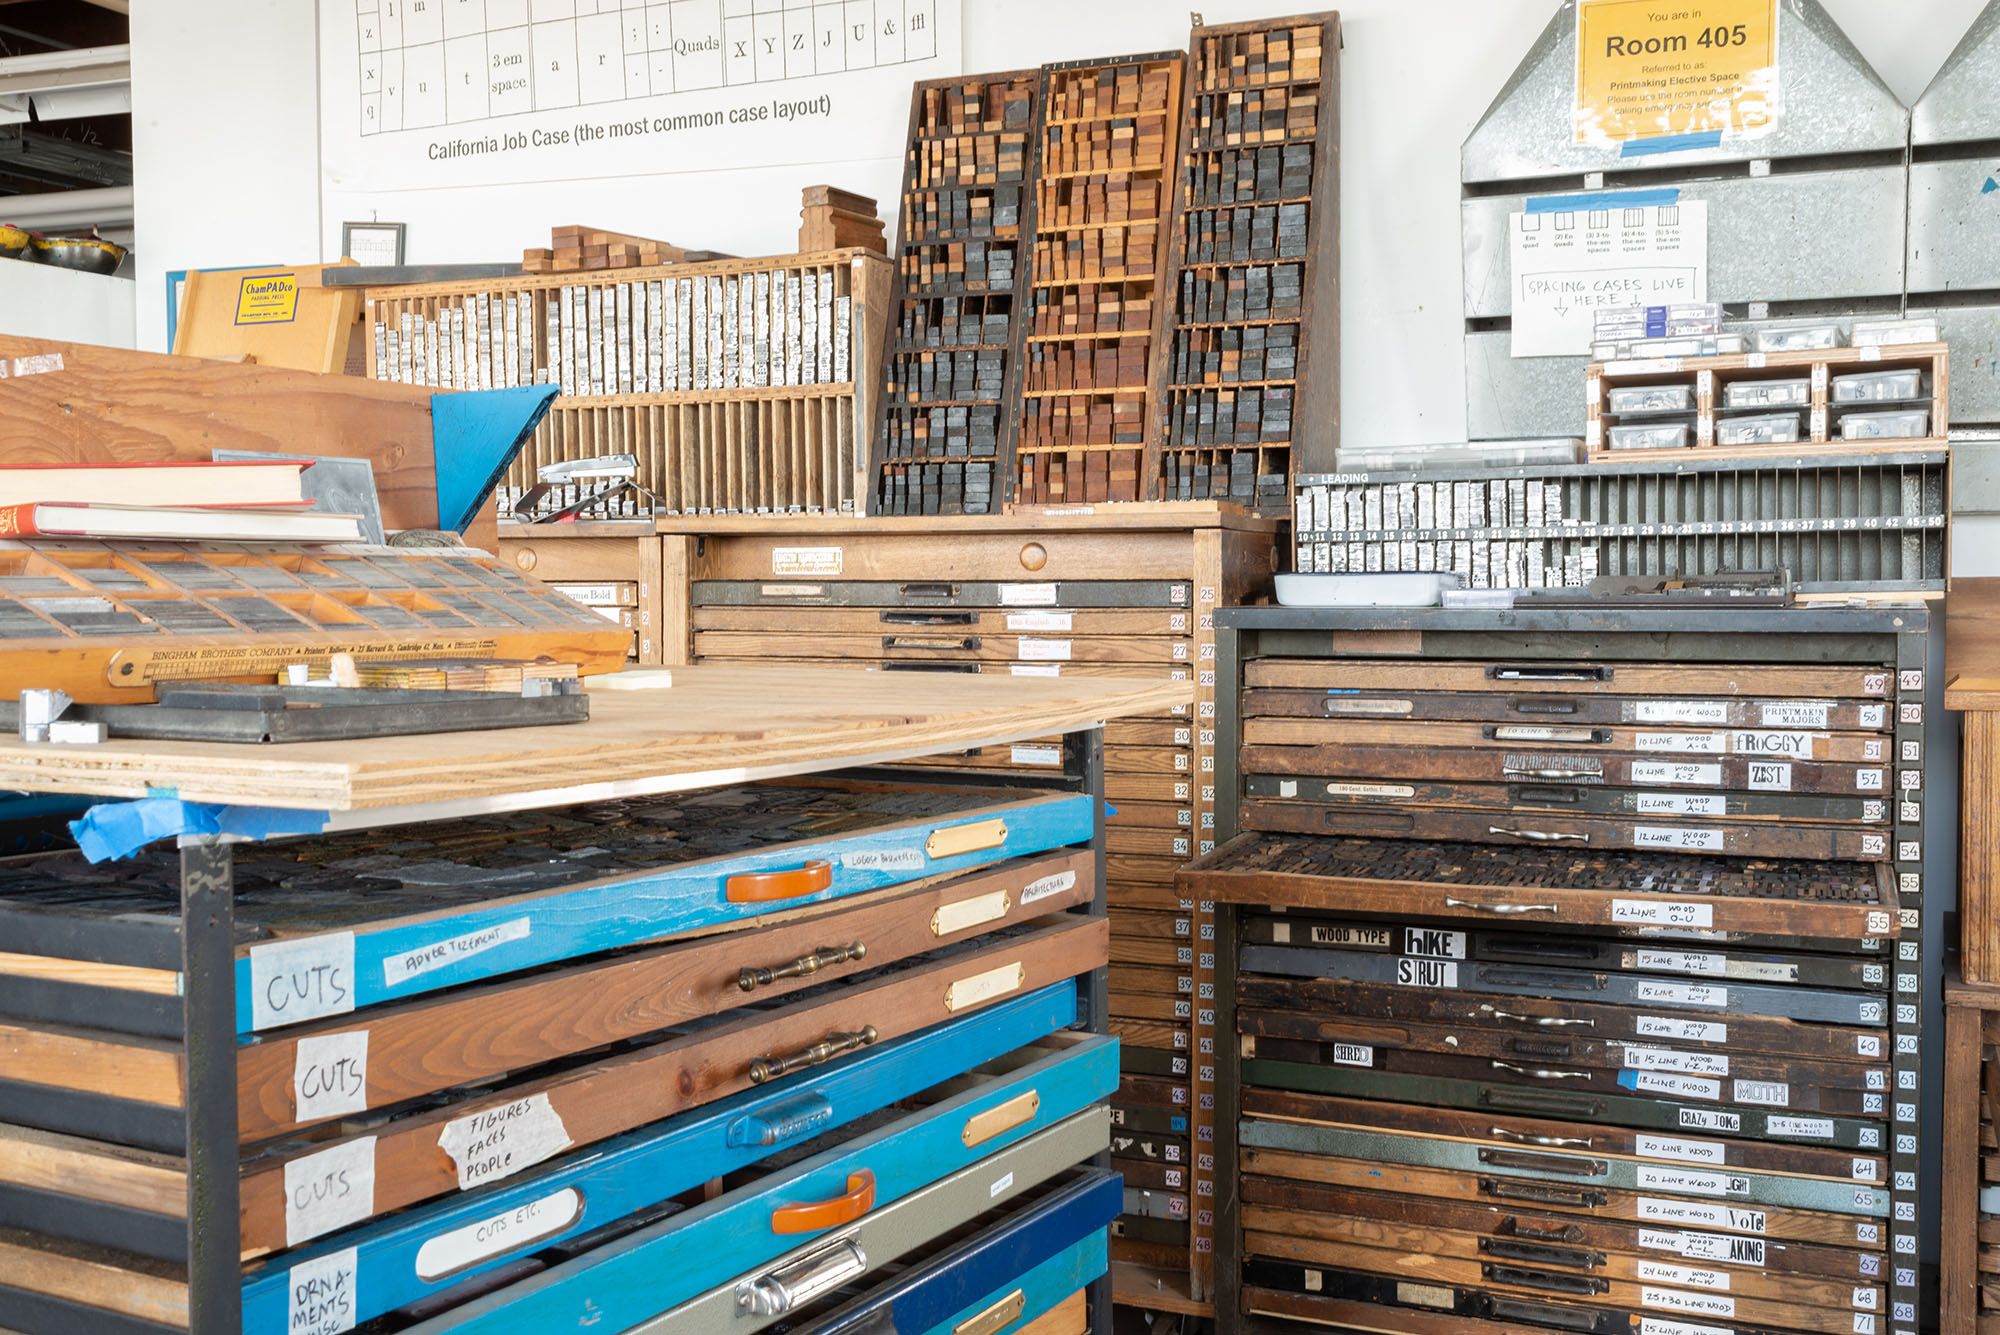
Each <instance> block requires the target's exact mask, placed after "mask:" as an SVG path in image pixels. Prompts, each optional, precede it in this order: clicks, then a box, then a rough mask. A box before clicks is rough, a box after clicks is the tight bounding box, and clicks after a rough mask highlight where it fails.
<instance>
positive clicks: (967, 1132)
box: [958, 1089, 1042, 1149]
mask: <svg viewBox="0 0 2000 1335" xmlns="http://www.w3.org/2000/svg"><path fill="white" fill-rule="evenodd" d="M1041 1110H1042V1096H1041V1093H1040V1092H1039V1091H1037V1090H1032V1089H1031V1090H1029V1091H1028V1092H1027V1093H1025V1094H1016V1095H1015V1096H1014V1097H1013V1098H1011V1099H1008V1100H1007V1101H1006V1102H1005V1103H996V1104H994V1105H993V1106H992V1107H991V1108H988V1109H986V1111H984V1112H976V1113H974V1114H972V1116H970V1117H968V1118H966V1119H965V1129H964V1130H963V1131H961V1132H959V1133H958V1138H959V1140H960V1141H961V1142H963V1143H964V1145H965V1147H966V1148H967V1149H971V1148H972V1147H973V1146H975V1145H983V1144H985V1143H986V1142H987V1141H989V1140H991V1139H993V1137H995V1136H997V1135H1000V1134H1001V1133H1003V1132H1007V1131H1012V1130H1013V1129H1014V1128H1015V1127H1017V1126H1024V1125H1026V1124H1027V1123H1028V1122H1030V1121H1032V1120H1033V1119H1034V1116H1035V1114H1036V1113H1038V1112H1040V1111H1041Z"/></svg>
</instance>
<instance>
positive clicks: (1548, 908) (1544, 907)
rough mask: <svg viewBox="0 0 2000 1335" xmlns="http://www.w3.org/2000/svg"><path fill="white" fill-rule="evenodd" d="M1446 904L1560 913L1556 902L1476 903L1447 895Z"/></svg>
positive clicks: (1497, 910)
mask: <svg viewBox="0 0 2000 1335" xmlns="http://www.w3.org/2000/svg"><path fill="white" fill-rule="evenodd" d="M1444 906H1445V907H1446V908H1448V909H1471V910H1472V911H1473V912H1474V913H1560V912H1562V910H1561V909H1559V908H1557V907H1556V906H1555V905H1554V904H1475V903H1473V902H1472V901H1471V900H1469V899H1452V898H1449V897H1447V898H1446V899H1445V901H1444Z"/></svg>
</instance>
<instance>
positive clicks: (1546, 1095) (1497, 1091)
mask: <svg viewBox="0 0 2000 1335" xmlns="http://www.w3.org/2000/svg"><path fill="white" fill-rule="evenodd" d="M1479 1106H1480V1107H1482V1108H1494V1109H1497V1110H1499V1111H1500V1112H1512V1113H1534V1114H1536V1115H1546V1116H1555V1117H1595V1116H1597V1115H1598V1114H1599V1113H1601V1112H1603V1111H1604V1103H1603V1101H1602V1100H1601V1099H1595V1098H1592V1097H1591V1096H1590V1095H1588V1094H1571V1093H1569V1092H1567V1091H1565V1090H1559V1089H1530V1088H1525V1087H1522V1088H1516V1087H1513V1086H1509V1085H1499V1086H1494V1085H1481V1086H1480V1087H1479Z"/></svg>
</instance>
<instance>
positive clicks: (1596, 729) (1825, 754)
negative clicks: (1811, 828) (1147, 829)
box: [1243, 717, 1893, 768]
mask: <svg viewBox="0 0 2000 1335" xmlns="http://www.w3.org/2000/svg"><path fill="white" fill-rule="evenodd" d="M1892 740H1893V739H1892V738H1890V737H1888V736H1886V735H1884V734H1881V733H1867V732H1825V731H1818V730H1814V729H1811V728H1795V729H1773V728H1673V727H1650V726H1641V727H1628V726H1624V725H1605V724H1595V723H1570V722H1567V721H1565V722H1561V723H1454V722H1432V721H1418V722H1409V723H1405V722H1402V721H1400V720H1388V721H1383V720H1376V719H1344V718H1343V719H1330V718H1328V719H1295V718H1256V717H1248V718H1246V719H1245V720H1244V724H1243V743H1244V745H1245V746H1255V747H1264V746H1268V747H1274V748H1275V747H1308V748H1314V749H1328V750H1331V751H1333V752H1334V754H1335V756H1336V757H1338V756H1339V755H1341V754H1343V753H1344V752H1345V751H1346V749H1347V748H1348V747H1357V748H1363V749H1369V750H1372V749H1376V748H1381V747H1433V746H1435V747H1448V748H1454V749H1474V750H1498V751H1507V752H1514V751H1523V752H1527V753H1529V754H1534V753H1537V752H1540V751H1556V752H1560V753H1562V754H1565V755H1567V754H1570V753H1575V752H1586V753H1589V754H1596V753H1599V752H1603V753H1606V754H1623V755H1632V756H1658V757H1660V758H1662V759H1667V760H1689V759H1705V758H1710V757H1716V756H1737V757H1744V758H1748V759H1755V760H1782V761H1793V760H1799V761H1816V762H1834V761H1839V762H1846V763H1850V764H1858V765H1873V766H1875V767H1876V768H1881V767H1882V766H1884V765H1886V764H1888V763H1889V753H1890V744H1891V742H1892Z"/></svg>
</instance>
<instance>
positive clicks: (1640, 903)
mask: <svg viewBox="0 0 2000 1335" xmlns="http://www.w3.org/2000/svg"><path fill="white" fill-rule="evenodd" d="M1611 921H1613V922H1617V923H1641V924H1644V925H1645V926H1648V927H1713V926H1715V906H1714V905H1713V904H1695V903H1691V902H1689V901H1687V900H1682V899H1614V900H1612V901H1611Z"/></svg>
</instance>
